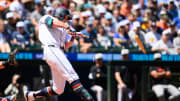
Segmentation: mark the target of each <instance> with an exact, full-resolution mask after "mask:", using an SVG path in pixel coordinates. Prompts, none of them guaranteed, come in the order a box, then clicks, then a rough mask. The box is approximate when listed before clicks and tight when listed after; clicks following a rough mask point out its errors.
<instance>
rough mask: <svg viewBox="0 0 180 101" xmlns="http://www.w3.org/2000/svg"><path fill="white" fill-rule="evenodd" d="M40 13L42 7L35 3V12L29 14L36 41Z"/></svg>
mask: <svg viewBox="0 0 180 101" xmlns="http://www.w3.org/2000/svg"><path fill="white" fill-rule="evenodd" d="M41 11H42V6H41V4H40V3H36V4H35V10H34V11H33V12H32V14H31V22H32V24H33V25H34V27H35V36H36V40H38V29H39V27H38V26H39V24H38V23H39V20H40V18H41V17H42V14H41Z"/></svg>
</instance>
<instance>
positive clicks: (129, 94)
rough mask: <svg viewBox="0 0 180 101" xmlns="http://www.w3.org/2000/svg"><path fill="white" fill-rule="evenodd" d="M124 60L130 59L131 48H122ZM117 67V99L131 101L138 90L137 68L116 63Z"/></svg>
mask: <svg viewBox="0 0 180 101" xmlns="http://www.w3.org/2000/svg"><path fill="white" fill-rule="evenodd" d="M121 58H122V61H128V60H129V50H128V49H122V50H121ZM114 67H115V74H114V75H115V79H116V81H117V84H118V85H117V88H118V94H117V97H118V99H117V101H130V100H131V99H132V98H133V97H134V95H135V93H136V90H137V76H136V71H135V68H134V67H133V66H132V65H128V64H126V65H116V66H114Z"/></svg>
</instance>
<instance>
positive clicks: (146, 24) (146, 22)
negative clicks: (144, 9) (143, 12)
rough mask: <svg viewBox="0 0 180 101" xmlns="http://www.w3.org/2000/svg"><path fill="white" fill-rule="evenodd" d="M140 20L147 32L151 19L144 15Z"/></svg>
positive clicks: (142, 27)
mask: <svg viewBox="0 0 180 101" xmlns="http://www.w3.org/2000/svg"><path fill="white" fill-rule="evenodd" d="M140 22H141V29H142V30H143V31H144V32H145V33H147V32H149V30H150V23H151V21H149V19H148V18H146V17H144V18H142V19H140Z"/></svg>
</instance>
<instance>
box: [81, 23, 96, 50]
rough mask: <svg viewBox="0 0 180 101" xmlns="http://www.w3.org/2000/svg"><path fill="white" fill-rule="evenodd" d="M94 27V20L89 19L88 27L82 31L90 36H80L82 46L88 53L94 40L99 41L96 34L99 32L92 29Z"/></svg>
mask: <svg viewBox="0 0 180 101" xmlns="http://www.w3.org/2000/svg"><path fill="white" fill-rule="evenodd" d="M92 27H93V26H92V22H91V21H87V22H86V28H85V29H83V30H82V31H81V32H82V33H84V34H85V35H88V36H89V38H80V46H81V51H82V52H83V53H87V52H88V51H89V49H90V48H91V47H92V46H93V45H94V42H98V41H97V35H96V34H97V33H96V32H95V31H94V30H93V29H92Z"/></svg>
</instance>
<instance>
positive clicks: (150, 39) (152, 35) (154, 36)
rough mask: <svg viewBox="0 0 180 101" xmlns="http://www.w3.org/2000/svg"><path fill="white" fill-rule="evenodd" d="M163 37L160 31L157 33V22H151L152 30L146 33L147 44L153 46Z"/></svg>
mask: <svg viewBox="0 0 180 101" xmlns="http://www.w3.org/2000/svg"><path fill="white" fill-rule="evenodd" d="M160 39H161V35H160V34H159V33H157V27H156V23H155V22H152V24H151V31H150V32H148V33H147V34H146V35H145V41H146V44H148V45H150V46H151V47H152V46H153V45H155V44H156V43H157V42H158V40H160Z"/></svg>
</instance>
